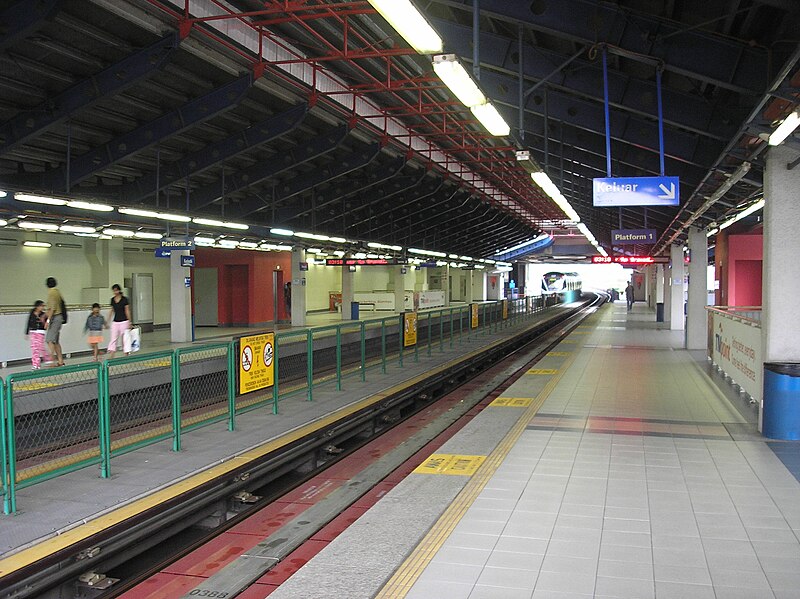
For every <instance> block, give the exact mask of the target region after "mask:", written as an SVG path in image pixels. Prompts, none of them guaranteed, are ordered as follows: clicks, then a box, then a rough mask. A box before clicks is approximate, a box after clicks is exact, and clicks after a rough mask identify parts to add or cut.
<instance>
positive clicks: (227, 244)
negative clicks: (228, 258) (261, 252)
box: [218, 239, 239, 249]
mask: <svg viewBox="0 0 800 599" xmlns="http://www.w3.org/2000/svg"><path fill="white" fill-rule="evenodd" d="M218 245H219V246H220V247H222V248H226V249H233V248H236V247H239V242H238V241H236V240H235V239H220V240H219V244H218Z"/></svg>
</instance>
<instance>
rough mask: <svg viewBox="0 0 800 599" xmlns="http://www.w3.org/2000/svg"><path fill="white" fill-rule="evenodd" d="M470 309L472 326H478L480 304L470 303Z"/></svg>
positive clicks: (475, 327) (474, 327)
mask: <svg viewBox="0 0 800 599" xmlns="http://www.w3.org/2000/svg"><path fill="white" fill-rule="evenodd" d="M469 311H470V323H469V324H470V327H472V328H473V329H477V328H478V304H470V305H469Z"/></svg>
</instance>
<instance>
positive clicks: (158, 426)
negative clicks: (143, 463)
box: [104, 351, 180, 456]
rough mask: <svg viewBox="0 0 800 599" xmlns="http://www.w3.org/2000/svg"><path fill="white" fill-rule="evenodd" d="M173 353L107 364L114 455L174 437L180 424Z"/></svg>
mask: <svg viewBox="0 0 800 599" xmlns="http://www.w3.org/2000/svg"><path fill="white" fill-rule="evenodd" d="M174 359H175V354H174V353H173V352H171V351H165V352H157V353H151V354H143V355H141V356H127V357H124V358H117V359H114V360H109V361H107V362H105V363H104V366H105V372H106V379H107V385H108V426H109V431H110V449H111V455H112V456H114V455H119V454H120V453H122V452H125V451H130V450H132V449H136V448H137V447H141V446H143V445H149V444H151V443H155V442H157V441H160V440H162V439H165V438H169V437H171V436H173V431H174V430H175V428H176V424H177V426H178V428H179V427H180V424H179V423H178V422H176V420H177V418H176V415H178V414H180V410H179V409H178V408H177V405H176V399H177V397H176V393H175V385H174V380H173V371H172V365H173V360H174Z"/></svg>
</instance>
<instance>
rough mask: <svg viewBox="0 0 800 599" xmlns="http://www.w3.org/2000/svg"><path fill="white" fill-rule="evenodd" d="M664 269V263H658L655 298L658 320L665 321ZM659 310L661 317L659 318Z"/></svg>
mask: <svg viewBox="0 0 800 599" xmlns="http://www.w3.org/2000/svg"><path fill="white" fill-rule="evenodd" d="M664 270H665V268H664V265H663V264H656V292H655V298H654V299H655V304H656V322H664V282H665V281H666V276H665V275H664ZM659 312H660V316H661V318H659Z"/></svg>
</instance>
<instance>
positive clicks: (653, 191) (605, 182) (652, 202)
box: [592, 177, 681, 208]
mask: <svg viewBox="0 0 800 599" xmlns="http://www.w3.org/2000/svg"><path fill="white" fill-rule="evenodd" d="M592 199H593V204H594V205H595V206H598V207H601V208H612V207H617V206H678V205H679V204H680V201H681V199H680V183H679V180H678V177H610V178H605V179H593V180H592Z"/></svg>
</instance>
